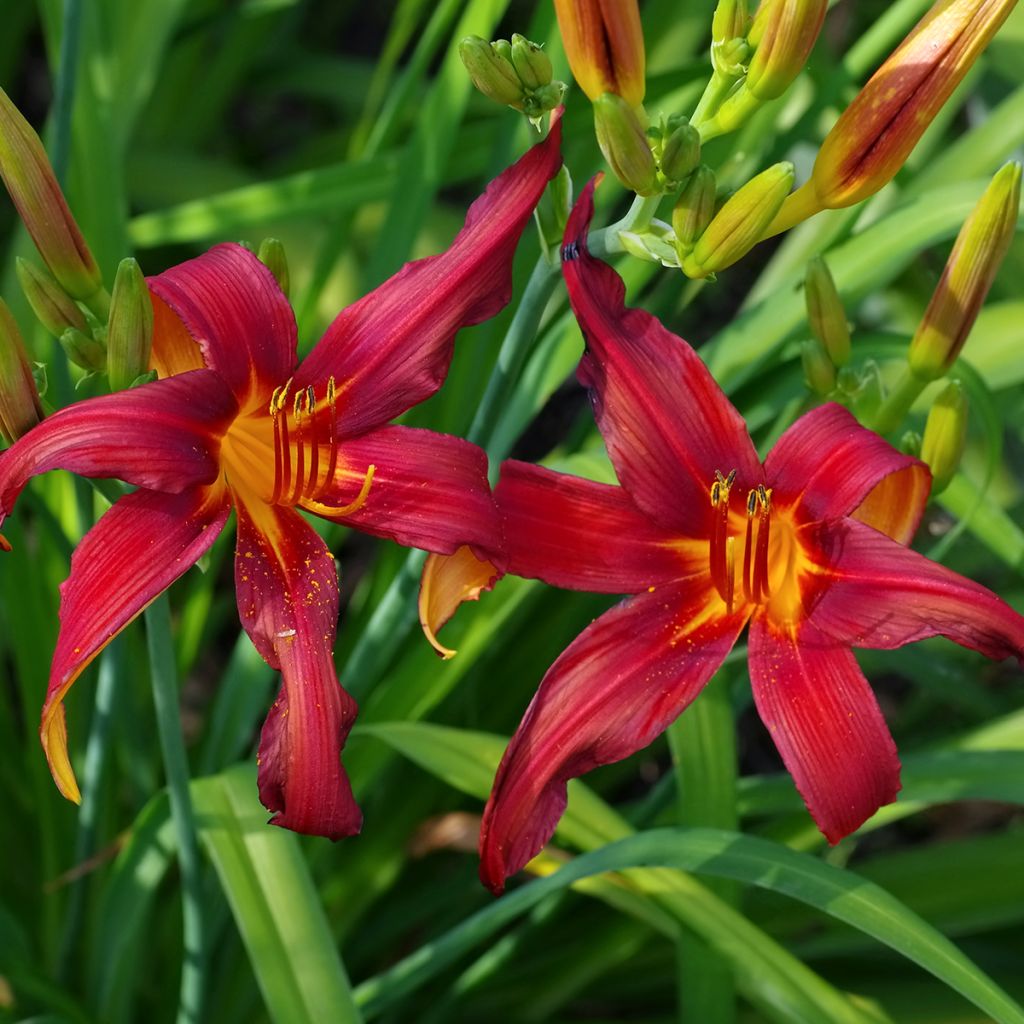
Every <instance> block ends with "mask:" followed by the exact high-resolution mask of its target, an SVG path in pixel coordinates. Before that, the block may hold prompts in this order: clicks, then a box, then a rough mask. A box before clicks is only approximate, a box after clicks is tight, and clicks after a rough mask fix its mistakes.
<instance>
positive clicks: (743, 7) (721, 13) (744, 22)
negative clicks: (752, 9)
mask: <svg viewBox="0 0 1024 1024" xmlns="http://www.w3.org/2000/svg"><path fill="white" fill-rule="evenodd" d="M749 24H750V16H749V14H748V13H747V4H746V0H718V4H717V5H716V6H715V13H714V14H713V15H712V16H711V45H712V46H714V45H715V44H720V43H728V42H730V41H731V40H733V39H737V38H740V37H742V36H745V35H746V34H747V28H748V26H749Z"/></svg>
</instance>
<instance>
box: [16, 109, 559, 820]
mask: <svg viewBox="0 0 1024 1024" xmlns="http://www.w3.org/2000/svg"><path fill="white" fill-rule="evenodd" d="M558 146H559V129H558V126H557V124H556V125H554V126H553V128H552V132H551V134H550V136H549V137H548V139H547V140H546V141H544V142H542V143H540V144H538V145H537V146H535V147H534V148H533V149H532V150H531V151H530V152H529V153H527V154H526V155H525V156H524V157H523V158H522V159H521V160H520V161H519V162H518V163H517V164H516V165H515V166H514V167H511V168H509V169H508V170H507V171H505V172H504V173H503V174H502V175H501V176H500V177H499V178H498V179H496V180H495V181H494V182H493V183H492V184H491V185H490V187H489V188H488V189H487V191H486V192H485V193H484V195H483V196H482V197H481V198H480V199H478V200H477V201H476V202H475V203H474V204H473V206H472V207H471V208H470V210H469V213H468V215H467V218H466V223H465V226H464V227H463V229H462V230H461V231H460V233H459V234H458V236H457V237H456V238H455V240H454V242H453V243H452V245H451V247H450V248H449V249H448V250H447V251H446V252H444V253H442V254H440V255H438V256H433V257H430V258H428V259H424V260H419V261H417V262H415V263H411V264H409V265H407V266H406V267H404V268H403V269H402V270H401V271H400V272H399V273H398V274H396V275H395V276H394V277H393V278H391V279H390V280H389V281H387V282H385V283H384V284H383V285H381V286H380V287H379V288H377V289H376V290H375V291H373V292H372V293H370V294H369V295H367V296H366V297H364V298H363V299H361V300H360V301H359V302H356V303H355V304H354V305H352V306H349V307H348V308H347V309H345V310H343V311H342V312H341V313H340V314H339V315H338V317H337V319H335V321H334V322H333V324H331V326H330V327H329V328H328V330H327V333H326V334H325V335H324V337H323V338H322V339H321V341H320V342H319V343H318V344H317V345H316V347H315V348H314V349H313V350H312V352H311V353H310V354H309V355H308V356H307V357H306V359H304V360H303V361H302V363H301V364H300V365H298V366H297V367H296V365H295V364H296V327H295V318H294V315H293V313H292V310H291V307H290V306H289V304H288V300H287V299H286V298H285V296H284V294H283V293H282V292H281V289H280V288H279V287H278V285H277V282H276V281H275V279H274V277H273V275H272V274H271V272H270V270H268V269H267V268H266V267H265V266H264V265H263V264H262V263H260V262H259V260H257V258H256V257H255V256H254V255H253V254H252V253H250V252H249V251H247V250H246V249H244V248H242V247H241V246H238V245H219V246H217V247H215V248H214V249H212V250H210V251H209V252H208V253H206V254H205V255H203V256H200V257H198V258H196V259H193V260H189V261H188V262H186V263H182V264H181V265H179V266H176V267H173V268H172V269H170V270H168V271H166V272H165V273H163V274H160V275H159V276H157V277H154V278H152V279H150V281H149V287H150V290H151V292H152V295H153V307H154V331H153V348H152V360H153V366H154V367H155V368H156V370H157V371H158V372H159V375H160V378H161V379H159V380H157V381H154V382H153V383H150V384H146V385H142V386H140V387H137V388H134V389H131V390H129V391H124V392H120V393H116V394H112V395H108V396H104V397H101V398H96V399H92V400H88V401H83V402H79V403H76V404H75V405H71V406H69V407H67V408H66V409H63V410H61V411H59V412H57V413H55V414H54V415H53V416H51V417H50V418H49V419H46V420H44V421H43V422H42V423H41V424H40V425H39V426H38V427H36V428H35V429H33V430H32V431H31V432H30V433H28V434H27V435H26V436H25V437H24V438H22V439H21V440H20V441H19V442H18V443H16V444H15V445H14V446H13V447H12V448H10V449H9V450H8V451H7V452H6V453H5V454H4V455H3V456H2V457H0V521H2V519H3V518H4V517H5V516H7V515H8V514H10V511H11V508H12V507H13V504H14V501H15V499H16V497H17V496H18V494H19V492H20V491H21V489H22V488H23V487H24V486H25V484H26V483H27V481H28V480H29V478H30V477H32V476H35V475H36V474H37V473H42V472H44V471H46V470H49V469H55V468H63V469H69V470H71V471H72V472H75V473H79V474H82V475H84V476H95V477H117V478H119V479H121V480H124V481H126V482H128V483H130V484H134V485H135V486H136V487H137V488H138V489H137V490H135V491H133V492H132V493H130V494H127V495H125V496H124V497H122V498H120V499H119V500H118V501H117V502H116V503H115V504H114V505H113V507H112V508H111V509H110V510H109V511H108V512H107V513H106V514H105V515H104V516H103V517H102V518H101V519H100V520H99V522H98V523H97V524H96V525H95V526H94V527H93V528H92V530H91V531H90V532H89V533H88V534H87V535H86V537H85V538H84V539H83V540H82V542H81V543H80V544H79V545H78V548H77V549H76V551H75V553H74V555H73V557H72V560H71V575H70V577H69V578H68V580H67V582H66V583H65V584H64V585H63V587H62V592H61V630H60V636H59V639H58V641H57V649H56V653H55V654H54V658H53V664H52V668H51V674H50V684H49V689H48V692H47V697H46V703H45V706H44V708H43V714H42V724H41V727H40V735H41V738H42V742H43V746H44V748H45V750H46V755H47V758H48V760H49V763H50V769H51V772H52V773H53V776H54V779H55V781H56V783H57V785H58V787H59V788H60V790H61V792H62V793H63V794H64V795H65V796H67V797H69V798H70V799H72V800H77V799H78V798H79V794H78V787H77V785H76V782H75V777H74V773H73V772H72V769H71V764H70V761H69V759H68V752H67V736H66V729H65V721H64V708H63V704H62V702H63V700H64V696H65V694H66V693H67V691H68V688H69V687H70V686H71V685H72V684H73V683H74V681H75V679H76V678H77V677H78V676H79V674H80V673H81V672H82V670H83V669H84V668H85V667H86V666H87V665H88V664H89V662H90V661H92V659H93V658H95V657H96V655H97V654H98V653H99V652H100V651H101V650H102V649H103V647H104V646H105V645H106V644H107V643H108V642H109V641H110V640H111V638H112V637H114V636H115V635H116V634H117V633H118V632H120V630H122V629H123V628H124V627H125V625H127V624H128V623H129V622H130V621H131V620H132V619H133V618H135V616H137V615H138V614H139V613H140V612H141V611H142V610H143V609H144V608H145V607H146V605H147V604H148V603H149V602H150V601H152V600H153V598H154V597H156V595H157V594H159V593H160V592H161V591H162V590H164V589H165V588H166V587H168V586H169V585H170V584H171V583H172V582H173V581H174V580H175V579H177V578H178V577H179V576H181V575H182V573H184V572H185V571H186V570H187V569H188V568H189V567H190V566H191V565H193V564H194V563H195V562H196V560H197V559H198V558H199V557H200V556H201V555H202V554H203V552H205V551H206V550H207V549H208V548H209V547H210V545H211V544H212V543H213V541H214V539H215V538H216V536H217V535H218V533H220V531H221V529H222V527H223V526H224V524H225V522H226V521H227V518H228V515H229V513H230V511H231V509H232V507H233V508H234V509H235V511H236V513H237V517H238V529H237V546H236V554H235V582H236V587H237V597H238V611H239V615H240V617H241V621H242V625H243V626H244V628H245V629H246V631H247V632H248V634H249V636H250V638H251V639H252V642H253V644H254V645H255V646H256V648H257V650H258V651H259V653H260V654H261V655H262V657H263V658H264V659H265V660H266V661H267V662H268V663H269V664H270V665H271V666H272V667H274V668H275V669H278V670H280V672H281V674H282V677H283V680H282V682H283V685H282V688H281V691H280V695H279V696H278V698H277V700H276V701H275V703H274V705H273V707H272V708H271V711H270V714H269V716H268V718H267V721H266V724H265V725H264V727H263V732H262V735H261V738H260V746H259V792H260V799H261V800H262V802H263V803H264V805H265V806H266V807H267V808H268V809H269V810H271V811H272V812H274V815H275V817H274V818H273V819H272V821H273V823H274V824H277V825H282V826H284V827H286V828H290V829H293V830H295V831H297V832H306V833H311V834H317V835H324V836H329V837H330V838H334V839H336V838H340V837H341V836H345V835H350V834H352V833H354V832H357V831H358V829H359V827H360V823H361V818H360V813H359V809H358V807H357V806H356V804H355V802H354V800H353V797H352V792H351V789H350V787H349V783H348V779H347V776H346V775H345V772H344V770H343V768H342V766H341V762H340V758H339V752H340V749H341V747H342V744H343V743H344V741H345V737H346V736H347V734H348V731H349V729H350V728H351V726H352V721H353V717H354V715H355V712H356V706H355V702H354V701H353V700H352V699H351V698H350V697H349V696H348V695H347V694H346V693H345V691H344V690H343V689H342V688H341V687H340V686H339V684H338V678H337V673H336V670H335V667H334V661H333V657H332V649H333V645H334V638H335V632H336V627H337V618H338V584H337V573H336V570H335V565H334V560H333V558H332V556H331V553H330V551H329V550H328V549H327V547H326V545H325V544H324V542H323V541H322V540H321V538H320V537H319V535H318V534H317V533H316V532H315V531H314V530H313V529H312V527H311V526H310V525H309V524H308V523H306V522H305V521H304V519H303V518H302V517H301V516H300V515H299V514H298V513H297V512H296V511H295V510H296V509H303V510H305V511H307V512H312V513H314V514H316V515H319V516H322V517H323V518H325V519H329V520H332V521H334V522H338V523H342V524H344V525H346V526H350V527H353V528H355V529H358V530H363V531H364V532H367V533H371V534H375V535H377V536H381V537H387V538H390V539H392V540H395V541H397V542H398V543H400V544H406V545H410V546H414V547H420V548H425V549H426V550H428V551H433V552H450V551H454V550H455V549H456V548H458V547H459V546H460V545H463V544H467V545H469V546H470V547H471V548H473V549H474V550H479V551H482V552H493V551H495V550H496V549H497V548H498V547H499V546H500V543H501V539H500V523H499V522H498V516H497V512H496V509H495V507H494V504H493V499H492V498H491V495H490V492H489V489H488V485H487V476H486V461H487V460H486V456H485V455H484V453H483V452H482V451H481V450H480V449H478V448H477V447H476V446H474V445H471V444H469V443H468V442H466V441H463V440H460V439H458V438H454V437H449V436H446V435H443V434H436V433H433V432H431V431H427V430H418V429H412V428H409V427H403V426H388V425H387V424H388V422H389V421H390V420H392V419H393V418H394V417H396V416H398V415H399V414H400V413H403V412H405V410H407V409H408V408H410V407H411V406H413V405H415V404H416V403H418V402H422V401H423V400H424V399H426V398H427V397H429V396H430V395H431V394H433V393H434V392H435V391H436V390H437V389H438V387H439V386H440V385H441V382H442V381H443V380H444V377H445V375H446V373H447V370H448V364H449V362H450V360H451V355H452V345H453V341H454V337H455V333H456V332H457V331H458V330H459V328H460V327H462V326H464V325H468V324H474V323H479V322H480V321H482V320H484V319H486V318H488V317H490V316H493V315H494V314H495V313H496V312H497V311H498V310H499V309H501V308H502V307H503V306H504V305H505V304H506V303H507V302H508V299H509V297H510V294H511V263H512V255H513V251H514V249H515V246H516V242H517V241H518V239H519V236H520V234H521V232H522V230H523V228H524V226H525V224H526V223H527V221H528V220H529V218H530V215H531V213H532V211H533V207H534V206H535V204H536V203H537V201H538V199H539V198H540V196H541V193H542V192H543V190H544V187H545V185H546V183H547V181H548V180H549V179H550V178H551V177H552V176H553V175H554V174H555V173H556V171H557V170H558V168H559V166H560V162H561V161H560V156H559V149H558ZM492 557H498V556H495V555H492Z"/></svg>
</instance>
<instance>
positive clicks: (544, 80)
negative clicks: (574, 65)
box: [512, 32, 553, 89]
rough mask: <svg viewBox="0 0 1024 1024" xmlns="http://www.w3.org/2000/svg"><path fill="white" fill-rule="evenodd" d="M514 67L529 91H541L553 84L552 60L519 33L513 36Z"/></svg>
mask: <svg viewBox="0 0 1024 1024" xmlns="http://www.w3.org/2000/svg"><path fill="white" fill-rule="evenodd" d="M512 66H513V67H514V68H515V71H516V74H517V75H518V76H519V81H520V82H522V83H523V86H524V87H525V88H527V89H540V88H542V87H543V86H545V85H550V83H551V76H552V74H553V71H552V68H551V58H550V57H549V56H548V55H547V54H546V53H545V52H544V51H543V49H541V47H539V46H538V45H537V44H536V43H531V42H530V40H529V39H527V38H526V36H521V35H520V34H519V33H518V32H517V33H516V34H515V35H514V36H512Z"/></svg>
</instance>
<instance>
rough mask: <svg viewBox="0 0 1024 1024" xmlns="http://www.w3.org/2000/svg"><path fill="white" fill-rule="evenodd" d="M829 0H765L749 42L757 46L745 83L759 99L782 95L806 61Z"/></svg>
mask: <svg viewBox="0 0 1024 1024" xmlns="http://www.w3.org/2000/svg"><path fill="white" fill-rule="evenodd" d="M827 9H828V0H763V2H762V4H761V6H760V7H759V8H758V11H757V15H756V17H755V19H754V25H753V26H752V27H751V34H750V36H749V37H748V42H749V43H750V44H751V45H752V46H754V47H755V50H754V56H753V57H752V58H751V60H750V68H749V70H748V72H747V78H746V81H745V82H744V85H745V87H746V88H747V89H749V90H750V92H751V93H752V94H753V95H754V96H755V97H756V98H757V99H759V100H762V101H764V100H772V99H775V97H776V96H781V95H782V94H783V93H784V92H785V91H786V89H787V88H788V87H789V84H790V83H791V82H792V81H793V79H794V78H796V76H797V75H798V74H800V72H801V71H803V69H804V66H805V65H806V63H807V58H808V57H809V56H810V55H811V50H813V49H814V44H815V43H816V42H817V40H818V34H819V33H820V32H821V26H822V23H823V22H824V21H825V11H826V10H827Z"/></svg>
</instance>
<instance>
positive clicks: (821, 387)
mask: <svg viewBox="0 0 1024 1024" xmlns="http://www.w3.org/2000/svg"><path fill="white" fill-rule="evenodd" d="M800 362H801V363H802V364H803V368H804V382H805V383H806V384H807V387H808V388H809V389H810V390H811V391H813V392H814V393H815V394H816V395H821V396H822V397H823V398H824V396H825V395H828V394H831V393H832V391H834V390H835V386H836V367H835V364H834V363H833V362H832V360H831V359H829V356H828V353H827V352H826V351H825V349H824V346H823V345H822V344H821V342H820V341H817V340H808V341H804V342H802V343H801V345H800Z"/></svg>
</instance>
